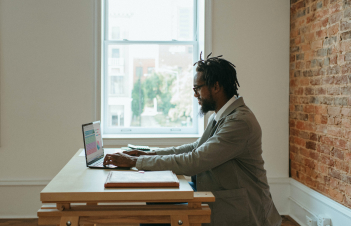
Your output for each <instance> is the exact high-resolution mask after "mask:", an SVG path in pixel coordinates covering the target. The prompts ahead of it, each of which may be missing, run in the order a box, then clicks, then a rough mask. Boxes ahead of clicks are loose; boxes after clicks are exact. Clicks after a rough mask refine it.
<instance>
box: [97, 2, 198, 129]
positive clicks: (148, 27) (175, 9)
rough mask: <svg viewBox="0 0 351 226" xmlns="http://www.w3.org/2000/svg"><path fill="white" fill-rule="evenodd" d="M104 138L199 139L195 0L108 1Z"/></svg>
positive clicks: (105, 29) (105, 43) (103, 90)
mask: <svg viewBox="0 0 351 226" xmlns="http://www.w3.org/2000/svg"><path fill="white" fill-rule="evenodd" d="M104 12H105V13H103V17H104V18H103V21H104V23H103V30H104V35H103V39H102V40H103V65H104V66H103V71H104V73H103V79H102V81H103V86H102V96H103V101H102V123H103V130H104V131H103V133H104V134H143V133H144V134H146V133H147V134H150V133H151V134H152V133H154V134H197V133H198V127H199V126H198V125H199V122H198V121H199V120H198V104H197V101H196V99H195V98H194V97H193V90H192V86H193V75H194V73H195V68H194V66H193V63H194V62H195V61H197V59H198V53H199V51H198V49H199V46H198V45H199V44H198V43H199V42H198V40H197V37H198V32H197V31H198V29H197V27H198V20H197V1H196V0H193V1H192V0H106V1H104Z"/></svg>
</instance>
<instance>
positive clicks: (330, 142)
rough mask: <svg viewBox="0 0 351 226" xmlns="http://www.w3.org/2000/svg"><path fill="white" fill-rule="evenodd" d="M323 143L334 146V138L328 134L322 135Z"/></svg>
mask: <svg viewBox="0 0 351 226" xmlns="http://www.w3.org/2000/svg"><path fill="white" fill-rule="evenodd" d="M321 143H323V144H327V145H330V146H333V138H331V137H327V136H322V137H321Z"/></svg>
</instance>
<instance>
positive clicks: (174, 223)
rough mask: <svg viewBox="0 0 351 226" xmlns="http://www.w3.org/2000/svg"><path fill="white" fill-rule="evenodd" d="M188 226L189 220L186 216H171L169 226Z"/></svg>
mask: <svg viewBox="0 0 351 226" xmlns="http://www.w3.org/2000/svg"><path fill="white" fill-rule="evenodd" d="M179 225H182V226H189V218H188V216H187V215H174V216H171V226H179Z"/></svg>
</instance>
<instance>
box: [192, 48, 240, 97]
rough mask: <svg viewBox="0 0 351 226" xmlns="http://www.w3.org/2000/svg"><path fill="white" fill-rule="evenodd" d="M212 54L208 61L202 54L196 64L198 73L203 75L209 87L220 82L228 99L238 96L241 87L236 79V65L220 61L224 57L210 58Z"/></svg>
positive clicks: (223, 60)
mask: <svg viewBox="0 0 351 226" xmlns="http://www.w3.org/2000/svg"><path fill="white" fill-rule="evenodd" d="M211 54H212V53H210V54H209V55H208V56H207V58H206V60H203V59H202V58H201V55H202V52H201V53H200V60H199V61H198V62H196V63H195V64H194V66H195V65H196V64H197V67H196V71H197V72H202V73H203V75H202V78H203V80H204V81H205V83H206V85H207V86H209V87H212V86H213V85H214V84H215V83H216V82H218V84H219V86H222V87H223V90H224V93H225V95H226V96H227V98H229V99H230V98H232V97H233V96H234V95H236V96H238V95H239V93H238V92H237V90H238V86H239V87H240V85H239V82H238V79H237V77H236V70H235V65H234V64H232V63H231V62H229V61H227V60H225V59H220V57H222V55H220V56H217V57H211V58H209V57H210V56H211Z"/></svg>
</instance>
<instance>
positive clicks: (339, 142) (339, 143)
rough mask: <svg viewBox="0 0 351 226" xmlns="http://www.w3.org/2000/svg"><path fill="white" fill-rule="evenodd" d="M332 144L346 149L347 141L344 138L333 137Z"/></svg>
mask: <svg viewBox="0 0 351 226" xmlns="http://www.w3.org/2000/svg"><path fill="white" fill-rule="evenodd" d="M333 144H334V146H335V147H338V148H341V149H347V141H346V140H342V139H338V138H334V140H333Z"/></svg>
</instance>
